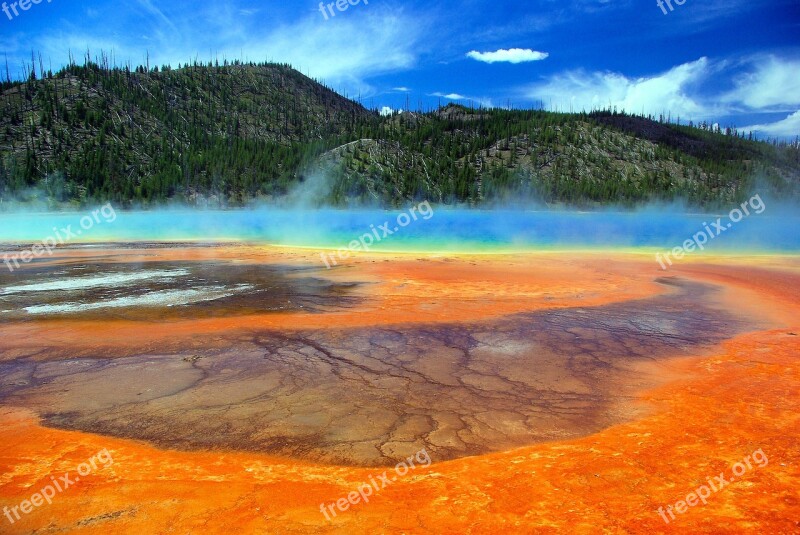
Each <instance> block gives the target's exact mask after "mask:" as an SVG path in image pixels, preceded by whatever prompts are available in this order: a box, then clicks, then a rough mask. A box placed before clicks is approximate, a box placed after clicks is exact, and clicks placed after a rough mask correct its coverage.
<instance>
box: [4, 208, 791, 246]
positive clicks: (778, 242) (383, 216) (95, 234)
mask: <svg viewBox="0 0 800 535" xmlns="http://www.w3.org/2000/svg"><path fill="white" fill-rule="evenodd" d="M766 204H767V207H766V210H765V211H764V212H763V213H761V214H755V213H752V214H750V215H749V216H747V217H745V218H744V219H743V220H742V221H740V222H739V223H737V224H736V225H735V226H733V227H732V228H730V229H727V230H726V231H725V232H724V233H723V234H721V235H719V236H718V237H716V238H715V239H713V240H711V241H710V242H709V244H708V246H707V249H706V250H707V251H709V252H722V251H735V252H738V251H765V252H771V251H773V252H779V251H784V252H790V251H800V233H798V232H797V230H796V229H797V228H798V223H800V218H799V217H798V216H797V215H796V212H792V211H781V210H778V209H777V207H776V206H775V205H770V203H769V202H767V203H766ZM117 213H118V217H117V219H116V220H115V221H114V222H113V223H107V224H103V225H97V226H96V227H94V228H92V229H91V232H86V233H84V234H83V235H81V237H80V240H75V241H74V242H71V244H74V243H83V244H91V243H104V242H128V241H200V242H217V241H229V240H232V241H246V242H254V243H264V244H274V245H285V246H301V247H315V248H333V249H338V248H344V247H347V246H348V244H349V243H351V242H352V241H353V240H357V239H358V238H359V237H360V236H362V235H363V234H366V233H369V232H371V230H372V227H373V226H374V227H379V226H380V225H383V224H384V223H385V222H389V223H390V228H394V227H396V225H395V222H396V220H397V215H398V214H399V213H402V212H387V211H383V210H348V211H342V210H333V209H320V210H307V209H293V210H289V209H276V208H259V209H248V210H231V211H197V210H188V209H170V210H161V211H147V212H122V211H119V210H118V211H117ZM82 215H84V214H83V213H81V212H75V213H37V214H34V213H27V214H26V213H19V214H3V215H0V243H24V244H30V243H34V242H41V241H42V240H43V239H44V238H46V237H47V236H50V235H52V234H53V233H54V229H55V228H58V229H61V228H64V227H66V226H67V225H72V228H73V229H74V228H76V227H77V226H78V225H77V223H78V221H79V220H80V218H81V216H82ZM717 217H722V218H723V220H725V218H727V214H718V215H709V214H704V215H702V214H701V215H692V214H685V213H675V212H673V211H670V210H658V209H649V210H642V211H639V212H636V213H622V212H591V213H587V212H567V211H564V212H544V211H476V210H462V209H444V208H435V212H434V215H433V217H431V218H430V219H428V220H423V219H422V218H419V219H418V220H416V221H413V222H412V223H410V224H409V225H408V226H406V227H404V228H400V229H399V230H398V231H396V232H394V233H393V234H392V235H391V236H387V237H385V238H383V239H381V240H380V241H377V242H376V243H375V244H374V245H373V246H372V249H371V250H375V251H430V252H436V251H442V252H448V251H451V252H452V251H460V252H470V251H474V252H505V251H521V250H528V249H587V248H588V249H591V248H609V247H614V248H627V247H633V248H654V249H671V248H673V247H675V246H679V245H680V244H681V243H683V242H684V241H685V240H687V239H690V238H691V237H692V235H693V234H695V233H697V232H698V231H699V230H702V229H703V227H704V224H709V225H710V224H711V223H712V222H714V221H716V219H717ZM86 246H89V245H86ZM4 249H8V247H5V248H4Z"/></svg>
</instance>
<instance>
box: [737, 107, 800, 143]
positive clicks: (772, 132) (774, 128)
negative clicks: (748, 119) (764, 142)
mask: <svg viewBox="0 0 800 535" xmlns="http://www.w3.org/2000/svg"><path fill="white" fill-rule="evenodd" d="M739 131H744V132H756V133H758V134H763V135H767V136H775V137H794V136H799V135H800V110H798V111H796V112H794V113H792V114H791V115H789V116H788V117H786V118H785V119H782V120H780V121H776V122H774V123H767V124H754V125H751V126H745V127H744V128H739Z"/></svg>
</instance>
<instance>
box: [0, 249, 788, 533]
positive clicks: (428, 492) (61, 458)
mask: <svg viewBox="0 0 800 535" xmlns="http://www.w3.org/2000/svg"><path fill="white" fill-rule="evenodd" d="M253 254H254V255H258V254H264V253H258V252H254V253H253ZM268 254H269V255H278V256H281V257H285V258H286V259H289V258H290V257H291V258H294V259H297V260H302V259H306V258H307V257H308V256H307V255H306V254H305V253H296V254H295V253H290V252H270V253H268ZM385 259H386V258H383V257H376V258H375V259H362V260H360V261H358V262H357V263H356V264H352V265H353V266H354V267H352V268H350V269H351V270H352V275H351V271H348V270H342V272H339V274H337V275H336V276H342V277H350V276H352V277H354V278H358V279H359V280H366V279H367V278H370V277H371V280H374V281H375V282H377V283H378V284H376V286H375V287H374V289H372V290H370V292H371V294H370V295H374V296H375V298H374V299H373V300H371V301H369V302H368V304H367V305H366V306H365V307H364V308H363V309H361V310H357V311H352V312H348V313H346V314H337V315H330V317H328V316H324V317H323V318H324V319H323V321H324V322H325V324H330V325H334V324H337V325H355V324H367V323H369V322H379V321H384V322H391V321H396V322H401V321H458V320H462V319H474V318H476V317H484V316H489V315H500V314H505V313H509V312H513V311H518V310H531V309H536V308H546V307H548V306H570V305H574V304H581V305H586V304H602V303H605V302H610V301H616V300H623V299H630V298H634V297H641V296H645V295H649V294H652V293H654V292H657V291H659V290H658V288H657V287H656V286H655V285H653V284H651V281H652V279H653V278H655V277H658V276H664V275H667V276H683V277H687V278H692V279H697V280H707V281H710V282H714V283H716V284H722V285H724V286H725V288H726V289H727V290H726V291H727V294H726V298H727V299H728V302H729V303H731V306H737V307H742V308H743V309H744V310H746V311H748V312H751V313H754V314H755V313H758V314H759V315H760V316H762V317H768V318H769V319H770V321H772V322H773V324H774V325H775V326H776V327H777V328H774V329H771V330H769V331H763V332H758V333H752V334H747V335H742V336H740V337H738V338H736V339H734V340H731V341H729V342H727V343H725V344H724V345H723V347H721V348H720V349H719V351H718V352H717V353H716V354H714V355H712V356H706V357H702V358H696V359H682V360H674V361H672V362H671V363H670V367H671V369H672V370H674V371H675V372H676V373H677V375H679V376H680V377H681V379H679V380H677V381H673V382H671V383H669V384H666V385H664V386H662V387H659V388H657V389H655V390H652V391H649V392H645V393H643V394H642V401H643V403H646V404H647V405H648V406H649V407H651V409H652V410H651V411H650V412H649V414H648V415H647V416H645V417H643V418H641V419H640V420H638V421H635V422H631V423H628V424H624V425H619V426H616V427H613V428H610V429H607V430H605V431H603V432H600V433H598V434H596V435H593V436H589V437H585V438H582V439H577V440H570V441H564V442H556V443H548V444H540V445H536V446H531V447H526V448H522V449H517V450H514V451H508V452H502V453H497V454H491V455H486V456H481V457H473V458H466V459H460V460H456V461H450V462H446V463H441V464H434V465H432V466H430V467H428V468H418V469H416V470H414V471H412V472H410V473H409V474H408V475H407V476H405V477H403V478H399V480H398V481H397V482H395V483H393V484H392V485H390V486H388V487H387V488H385V489H384V490H382V491H381V492H379V493H377V494H375V495H373V496H372V497H371V498H370V502H369V503H366V504H365V503H360V504H358V505H356V506H354V507H353V508H352V509H351V510H349V511H347V512H345V513H339V515H338V516H337V517H336V518H335V519H333V521H332V522H329V521H327V520H326V519H325V518H324V517H323V515H322V514H321V513H320V511H319V507H320V504H321V503H323V502H325V503H329V502H332V501H335V500H337V499H338V498H341V497H343V496H346V495H347V493H348V492H350V491H352V490H355V489H356V488H357V486H358V485H359V484H360V483H361V482H363V481H367V480H368V479H369V477H370V476H373V477H377V475H378V474H380V473H381V470H376V469H358V468H338V467H326V466H314V465H309V464H303V463H297V462H293V461H288V460H285V459H274V458H268V457H264V456H257V455H252V454H240V453H213V454H210V453H185V452H174V451H163V450H158V449H155V448H153V447H150V446H148V445H146V444H141V443H135V442H131V441H125V440H118V439H113V438H108V437H102V436H94V435H88V434H82V433H75V432H64V431H56V430H51V429H46V428H42V427H40V426H39V425H38V424H37V419H36V417H35V415H32V414H30V413H27V412H25V411H22V410H20V409H18V408H14V407H2V408H0V473H2V476H1V477H0V506H16V505H18V504H19V503H20V502H21V501H22V500H24V499H26V498H29V497H30V496H31V494H33V493H34V492H36V491H37V490H38V489H40V488H41V487H42V486H44V485H46V484H48V483H49V481H50V476H52V475H60V474H63V473H64V472H66V471H70V472H74V470H75V467H76V466H77V465H78V464H80V463H82V462H84V461H86V460H87V459H88V458H89V457H91V456H92V455H93V454H95V453H96V452H98V451H99V450H102V449H104V448H105V449H108V451H109V452H110V453H111V455H112V456H113V460H114V463H113V465H112V466H108V467H106V468H104V469H102V470H99V471H96V472H95V473H93V474H91V475H89V476H87V477H85V478H82V479H81V481H79V482H78V483H76V484H75V485H74V486H73V487H71V488H70V489H68V490H66V491H65V492H63V493H61V494H58V495H57V496H56V497H55V498H54V501H53V504H52V505H44V506H42V507H40V508H37V509H36V510H34V511H33V512H32V513H30V514H28V515H25V516H24V517H23V518H22V520H20V521H18V522H16V523H15V524H13V525H12V524H10V523H9V522H8V521H7V519H6V518H5V517H0V533H30V532H34V531H36V532H50V531H61V530H73V531H78V532H81V533H137V534H138V533H166V532H174V533H190V532H205V533H223V532H225V533H227V532H241V533H325V532H338V533H367V532H369V533H507V532H513V533H561V532H574V533H598V532H606V533H662V532H663V533H668V532H680V533H742V532H751V533H800V493H798V490H797V484H798V481H800V467H799V465H798V462H799V461H800V451H799V450H798V448H797V436H798V435H800V420H799V419H798V416H799V415H800V410H798V409H799V408H800V386H799V385H800V363H798V361H797V357H798V356H799V355H800V337H798V335H800V320H798V318H800V315H798V311H799V310H798V309H800V263H798V261H797V260H796V259H780V258H767V259H759V260H752V259H750V260H748V259H739V260H734V259H725V260H723V259H704V260H701V261H698V262H694V263H689V262H687V263H685V264H683V265H681V266H676V267H675V268H673V269H672V270H671V271H670V272H668V273H664V272H661V271H660V270H659V269H657V265H655V262H653V261H652V259H651V258H649V257H647V258H644V257H642V258H638V257H635V256H617V257H615V258H614V260H609V259H608V258H607V257H605V256H601V255H569V256H567V255H542V256H535V255H534V256H525V257H520V258H517V259H509V258H507V257H498V258H490V259H482V258H473V259H460V260H454V261H449V260H447V259H435V258H434V259H428V260H424V261H421V260H417V259H416V257H413V258H408V257H403V258H399V259H394V260H396V261H394V262H383V260H385ZM473 263H474V264H475V265H472V264H473ZM752 265H757V266H758V267H751V266H752ZM332 273H333V272H332ZM548 294H549V295H548ZM273 318H275V317H274V316H273ZM297 320H298V317H296V316H295V317H291V316H289V315H287V316H286V317H283V318H281V317H278V318H276V319H270V318H267V317H263V318H256V319H252V320H249V321H253V322H258V324H259V325H278V324H281V325H284V326H285V325H294V324H296V322H297ZM319 321H320V320H319V318H315V321H314V324H315V325H317V326H319V325H320V323H319ZM329 322H330V323H329ZM234 323H235V322H229V321H228V320H204V321H203V322H185V323H183V324H180V325H170V326H168V327H165V328H163V329H162V330H161V331H159V330H150V329H149V330H148V338H152V339H154V340H157V341H162V342H166V341H167V340H169V339H170V338H169V337H170V336H177V337H178V338H177V339H178V340H179V339H180V337H181V336H182V335H185V336H193V335H196V333H198V331H199V332H207V330H214V329H221V330H226V329H231V328H235V327H236V325H234ZM55 327H58V336H59V340H61V341H63V343H65V344H70V345H81V344H82V343H88V342H86V340H87V337H95V338H94V342H95V343H96V342H97V338H96V337H98V336H99V337H100V338H101V340H102V343H104V344H108V345H110V346H113V345H119V346H123V345H126V344H131V343H134V344H140V343H142V342H140V341H139V339H141V337H142V330H141V328H139V329H138V330H135V329H136V327H135V326H133V325H126V324H124V323H121V324H113V325H108V326H104V328H103V329H102V331H101V332H98V331H97V328H96V327H97V326H96V325H95V326H94V328H92V326H90V325H82V324H79V323H76V324H74V325H68V324H67V325H65V324H64V322H62V323H60V324H58V325H49V324H42V323H36V324H31V325H28V326H26V327H25V328H24V329H22V328H19V327H14V328H13V329H11V328H8V327H4V328H2V329H0V336H2V340H3V342H2V343H3V344H4V345H7V346H9V347H17V348H19V349H20V350H21V351H23V352H24V349H25V348H26V347H32V346H34V345H35V344H36V340H37V338H36V337H37V336H40V337H41V336H46V335H47V333H48V332H50V333H53V332H54V331H52V330H51V329H53V328H55ZM698 328H702V326H701V325H699V326H698ZM11 335H13V336H15V338H9V336H11ZM51 336H55V334H51ZM39 340H41V338H39ZM172 340H173V341H174V340H175V338H173V339H172ZM151 342H152V340H151ZM758 449H760V450H762V451H763V452H764V454H765V455H766V456H767V457H768V459H769V463H768V464H767V465H766V466H763V467H754V468H753V469H751V470H748V471H747V472H746V473H745V474H744V475H743V476H742V477H741V478H738V479H737V481H735V482H733V483H731V484H730V485H729V486H727V487H725V488H724V489H722V490H720V491H719V492H716V493H714V494H712V495H711V496H710V497H709V498H708V503H707V504H706V505H702V504H700V505H698V506H696V507H693V508H690V509H689V510H688V512H686V513H685V514H683V515H678V517H677V519H676V520H675V521H673V522H672V523H671V524H670V525H667V524H665V522H664V521H663V520H662V519H661V517H660V516H659V514H658V513H657V512H656V509H657V508H658V507H659V506H666V505H668V504H674V503H675V502H677V501H678V500H682V499H684V498H685V497H686V495H687V494H689V493H690V492H692V491H693V490H694V489H696V488H697V487H698V486H700V485H701V484H704V483H705V481H706V479H707V478H711V477H713V476H716V475H718V474H720V473H721V472H724V473H725V474H726V476H727V477H729V476H730V472H731V469H730V467H731V465H732V464H733V463H735V462H737V461H740V460H742V459H743V458H744V457H746V456H747V455H749V454H752V453H753V452H754V451H755V450H758Z"/></svg>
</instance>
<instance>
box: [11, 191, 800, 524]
mask: <svg viewBox="0 0 800 535" xmlns="http://www.w3.org/2000/svg"><path fill="white" fill-rule="evenodd" d="M759 200H760V199H759ZM762 203H763V201H762ZM754 204H755V203H754ZM766 206H767V205H766V204H764V207H765V208H766ZM751 211H753V214H752V215H751V216H748V217H746V218H743V219H742V220H741V221H738V222H736V223H735V224H731V225H730V227H728V226H727V225H726V224H725V222H727V221H728V217H729V215H728V214H722V215H721V219H720V220H719V221H721V222H722V223H723V227H724V228H725V229H726V230H724V231H721V233H720V234H719V235H716V234H713V238H711V239H710V240H708V244H706V245H704V247H703V249H702V250H701V249H699V248H697V247H696V246H695V247H694V250H693V251H686V252H684V254H682V255H675V253H674V252H671V251H672V250H673V249H674V248H675V246H682V244H683V243H684V241H686V240H687V239H692V237H693V236H694V235H696V234H697V233H698V232H699V231H703V230H704V229H705V228H707V227H708V228H709V230H710V229H711V225H712V222H715V221H718V220H717V216H713V217H712V216H709V215H683V214H678V213H674V212H667V211H657V210H652V211H642V212H637V213H617V212H607V213H577V212H524V211H519V212H480V211H459V210H446V209H437V208H436V207H433V206H431V205H425V206H418V207H416V210H414V211H410V210H406V211H405V212H403V211H398V212H384V211H378V210H372V211H335V210H320V211H299V210H298V211H288V210H277V209H268V208H264V209H259V210H243V211H228V212H226V211H210V212H191V211H186V210H172V211H164V212H122V211H114V210H113V207H111V206H110V205H108V206H107V207H106V210H105V211H99V212H96V217H93V218H92V215H91V212H89V217H90V219H89V220H83V221H82V218H83V217H84V216H86V214H84V213H81V212H75V213H60V214H18V215H5V216H2V217H0V224H1V226H0V228H1V229H2V231H1V232H2V236H0V237H2V241H3V242H4V245H3V247H2V249H3V255H5V256H4V257H3V258H4V259H10V264H4V266H3V270H2V271H0V288H2V289H1V290H0V340H2V342H0V423H1V424H2V425H0V466H2V479H0V505H2V507H3V512H4V517H3V518H2V521H3V523H2V525H1V526H0V532H1V533H31V532H35V533H49V532H54V531H62V530H74V531H79V532H81V533H167V532H176V533H188V532H196V531H205V532H211V533H216V532H248V533H367V532H370V533H423V532H425V533H430V532H434V533H435V532H438V533H505V532H515V533H529V532H537V533H557V532H565V531H568V532H585V533H591V532H599V531H604V532H609V533H647V532H656V533H661V532H669V531H670V530H673V529H678V530H680V531H679V532H686V533H690V532H691V533H704V532H712V531H713V532H728V533H740V532H760V533H798V532H800V524H798V522H800V503H799V502H798V494H797V482H798V479H800V472H798V460H800V453H799V452H798V449H797V445H796V437H797V436H798V434H799V432H800V425H799V422H798V411H797V409H798V403H799V402H800V388H798V386H797V385H798V384H800V383H798V379H800V364H798V361H797V356H798V351H799V350H800V337H799V336H798V334H800V324H799V323H798V318H800V315H798V311H799V310H800V257H798V251H800V236H799V235H798V233H797V228H798V226H797V225H798V222H800V221H798V220H797V218H793V217H783V216H779V215H778V213H777V212H778V211H777V210H775V214H774V215H771V214H770V212H769V209H766V210H762V211H763V212H764V213H758V214H757V213H755V211H754V210H751ZM82 223H83V224H82ZM70 225H71V228H70V229H68V227H69V226H70ZM379 229H380V230H379ZM67 230H70V231H71V234H72V235H71V236H70V237H69V239H67V236H66V233H67ZM77 231H80V234H78V232H77ZM386 232H388V234H385V233H386ZM48 236H52V237H55V238H56V240H55V241H56V242H59V240H62V239H63V243H57V244H56V245H55V246H53V247H51V248H50V250H49V251H48V250H46V249H45V250H42V249H38V250H36V252H37V253H39V254H35V253H32V254H30V255H28V256H26V257H22V256H21V255H22V253H23V252H25V251H33V249H32V244H34V243H37V242H38V243H40V244H41V243H42V242H43V241H44V243H45V245H47V240H45V237H48ZM709 236H712V235H709ZM699 241H702V239H701V240H699ZM365 246H366V247H365ZM50 252H52V254H50ZM657 254H659V256H658V257H657V256H656V255H657ZM665 255H669V257H668V258H669V260H668V261H665V260H664V259H665ZM14 258H18V259H19V260H18V261H17V264H15V263H14V260H13V259H14ZM23 258H27V259H28V261H27V262H26V261H24V260H23ZM659 259H660V260H659ZM17 265H18V267H17ZM665 268H666V269H665ZM720 477H721V478H722V480H720V479H719V478H720ZM62 478H64V479H62ZM47 489H49V490H47Z"/></svg>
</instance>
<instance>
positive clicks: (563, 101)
mask: <svg viewBox="0 0 800 535" xmlns="http://www.w3.org/2000/svg"><path fill="white" fill-rule="evenodd" d="M709 72H710V67H709V61H708V59H707V58H700V59H699V60H697V61H694V62H690V63H684V64H683V65H678V66H677V67H673V68H672V69H670V70H668V71H667V72H664V73H661V74H657V75H655V76H650V77H642V78H628V77H626V76H624V75H622V74H619V73H613V72H591V73H587V72H585V71H582V70H581V71H568V72H564V73H561V74H557V75H555V76H553V77H551V78H550V79H549V80H547V81H545V82H543V83H540V84H536V85H533V86H531V87H528V88H527V89H526V90H525V96H526V97H527V98H529V99H531V100H540V101H542V102H544V103H545V104H547V105H550V104H551V103H552V107H553V108H558V109H560V110H562V111H563V110H569V109H570V108H571V109H573V110H574V111H581V110H586V111H590V110H594V109H599V108H608V107H612V108H613V107H616V108H617V109H618V110H625V111H627V112H629V113H637V114H639V113H644V114H652V115H658V114H660V113H662V112H664V113H671V114H672V116H673V118H674V117H676V116H681V117H683V118H687V119H688V118H690V117H693V118H703V117H708V116H711V115H713V114H716V113H718V112H719V111H720V110H719V108H717V107H712V106H709V105H706V104H704V103H703V102H701V101H700V99H699V98H698V97H696V96H693V95H692V94H691V88H692V86H693V85H694V84H698V83H699V82H701V81H702V80H704V79H705V78H706V77H707V76H708V74H709Z"/></svg>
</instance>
